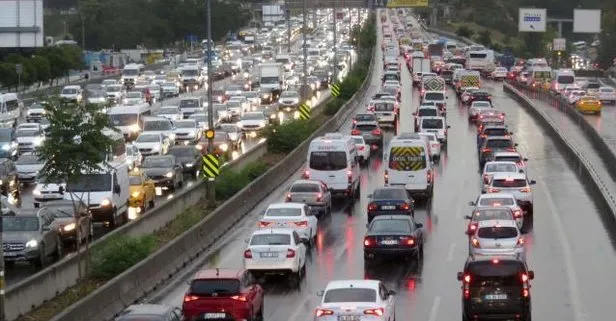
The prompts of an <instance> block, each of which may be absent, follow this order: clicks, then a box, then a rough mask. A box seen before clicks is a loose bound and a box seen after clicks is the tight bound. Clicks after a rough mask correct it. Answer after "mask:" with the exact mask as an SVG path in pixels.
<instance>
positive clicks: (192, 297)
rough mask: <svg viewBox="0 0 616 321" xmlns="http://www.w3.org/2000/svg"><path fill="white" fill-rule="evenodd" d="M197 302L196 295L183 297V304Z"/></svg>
mask: <svg viewBox="0 0 616 321" xmlns="http://www.w3.org/2000/svg"><path fill="white" fill-rule="evenodd" d="M197 300H199V297H198V296H196V295H185V296H184V302H192V301H197Z"/></svg>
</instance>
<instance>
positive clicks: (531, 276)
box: [528, 271, 535, 280]
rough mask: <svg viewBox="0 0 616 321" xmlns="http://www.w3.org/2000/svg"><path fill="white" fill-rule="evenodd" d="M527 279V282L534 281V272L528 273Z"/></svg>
mask: <svg viewBox="0 0 616 321" xmlns="http://www.w3.org/2000/svg"><path fill="white" fill-rule="evenodd" d="M528 279H529V280H534V279H535V271H528Z"/></svg>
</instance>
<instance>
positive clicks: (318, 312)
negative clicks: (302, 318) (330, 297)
mask: <svg viewBox="0 0 616 321" xmlns="http://www.w3.org/2000/svg"><path fill="white" fill-rule="evenodd" d="M333 314H334V311H332V310H326V309H317V310H316V311H314V315H315V316H316V317H317V318H318V317H322V316H324V315H333Z"/></svg>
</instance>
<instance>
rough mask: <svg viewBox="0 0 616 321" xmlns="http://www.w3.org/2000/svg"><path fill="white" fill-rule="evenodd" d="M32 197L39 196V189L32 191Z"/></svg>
mask: <svg viewBox="0 0 616 321" xmlns="http://www.w3.org/2000/svg"><path fill="white" fill-rule="evenodd" d="M32 195H34V196H41V191H40V190H39V189H34V190H33V191H32Z"/></svg>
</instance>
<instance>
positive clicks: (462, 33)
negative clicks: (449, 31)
mask: <svg viewBox="0 0 616 321" xmlns="http://www.w3.org/2000/svg"><path fill="white" fill-rule="evenodd" d="M456 35H458V36H459V37H463V38H469V39H470V38H471V37H472V36H473V30H471V29H469V28H468V27H467V26H460V27H459V28H458V30H456Z"/></svg>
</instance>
